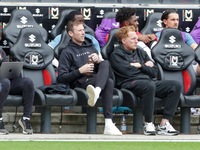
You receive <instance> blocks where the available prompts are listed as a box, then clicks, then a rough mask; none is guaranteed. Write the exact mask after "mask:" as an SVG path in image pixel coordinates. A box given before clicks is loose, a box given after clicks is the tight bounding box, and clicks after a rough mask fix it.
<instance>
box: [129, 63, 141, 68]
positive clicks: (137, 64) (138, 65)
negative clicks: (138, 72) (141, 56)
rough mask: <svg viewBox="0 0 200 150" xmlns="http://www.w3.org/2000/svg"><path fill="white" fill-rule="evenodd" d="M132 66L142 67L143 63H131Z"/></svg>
mask: <svg viewBox="0 0 200 150" xmlns="http://www.w3.org/2000/svg"><path fill="white" fill-rule="evenodd" d="M130 65H131V66H134V67H137V68H141V67H142V65H141V64H140V63H130Z"/></svg>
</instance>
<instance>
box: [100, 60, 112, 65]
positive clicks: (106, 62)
mask: <svg viewBox="0 0 200 150" xmlns="http://www.w3.org/2000/svg"><path fill="white" fill-rule="evenodd" d="M100 64H101V66H104V67H105V66H107V67H109V66H110V63H109V61H108V60H104V61H102V62H101V63H100Z"/></svg>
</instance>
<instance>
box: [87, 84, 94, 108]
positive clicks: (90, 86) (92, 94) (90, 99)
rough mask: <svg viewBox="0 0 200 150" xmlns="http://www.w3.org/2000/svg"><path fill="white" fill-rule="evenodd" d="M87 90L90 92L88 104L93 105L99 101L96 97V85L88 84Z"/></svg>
mask: <svg viewBox="0 0 200 150" xmlns="http://www.w3.org/2000/svg"><path fill="white" fill-rule="evenodd" d="M86 92H87V94H88V97H89V99H88V105H89V106H91V107H93V106H94V105H95V104H96V102H97V99H96V98H95V91H94V87H93V86H92V85H88V86H87V89H86Z"/></svg>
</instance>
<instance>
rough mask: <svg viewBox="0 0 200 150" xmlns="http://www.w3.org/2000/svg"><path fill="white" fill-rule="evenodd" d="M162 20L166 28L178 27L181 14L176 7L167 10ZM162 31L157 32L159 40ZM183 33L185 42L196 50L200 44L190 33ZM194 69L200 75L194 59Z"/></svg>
mask: <svg viewBox="0 0 200 150" xmlns="http://www.w3.org/2000/svg"><path fill="white" fill-rule="evenodd" d="M161 20H162V21H163V22H162V26H163V27H164V28H176V29H178V25H179V14H178V13H177V11H176V10H175V9H168V10H165V11H164V13H163V15H162V17H161ZM161 32H162V31H160V32H157V33H156V36H157V39H158V40H159V39H160V35H161ZM181 34H182V37H183V40H184V41H185V43H186V44H187V45H189V46H190V47H191V48H193V49H194V50H195V49H196V48H197V46H198V44H197V43H196V42H195V41H194V39H193V38H192V37H191V35H190V34H189V33H186V32H183V31H181ZM193 69H194V71H195V74H196V75H197V76H200V67H199V65H198V63H197V62H196V61H193Z"/></svg>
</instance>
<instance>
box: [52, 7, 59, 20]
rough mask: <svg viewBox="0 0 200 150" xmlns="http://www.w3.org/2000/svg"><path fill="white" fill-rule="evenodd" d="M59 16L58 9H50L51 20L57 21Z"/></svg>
mask: <svg viewBox="0 0 200 150" xmlns="http://www.w3.org/2000/svg"><path fill="white" fill-rule="evenodd" d="M58 16H59V9H58V7H57V8H53V7H52V8H51V19H58Z"/></svg>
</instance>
